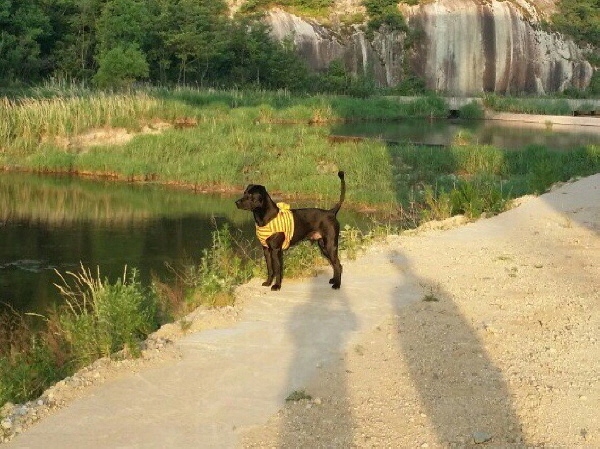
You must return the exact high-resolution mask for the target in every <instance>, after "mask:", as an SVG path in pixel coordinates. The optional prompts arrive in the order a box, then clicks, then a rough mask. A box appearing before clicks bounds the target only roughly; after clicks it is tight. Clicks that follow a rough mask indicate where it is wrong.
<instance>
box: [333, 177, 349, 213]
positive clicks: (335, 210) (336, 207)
mask: <svg viewBox="0 0 600 449" xmlns="http://www.w3.org/2000/svg"><path fill="white" fill-rule="evenodd" d="M338 176H339V177H340V180H341V181H342V191H341V192H340V200H339V201H338V202H337V203H336V204H335V206H333V207H332V208H331V212H333V213H334V214H337V213H338V211H339V210H340V207H342V203H343V202H344V199H345V198H346V181H345V180H344V172H343V171H339V172H338Z"/></svg>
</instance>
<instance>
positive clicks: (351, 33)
mask: <svg viewBox="0 0 600 449" xmlns="http://www.w3.org/2000/svg"><path fill="white" fill-rule="evenodd" d="M402 12H403V14H404V16H405V17H406V18H407V20H408V23H409V25H410V28H411V29H412V30H417V38H416V39H415V41H414V42H413V43H412V44H410V45H409V46H408V47H407V46H405V42H406V39H407V37H406V36H405V35H404V34H402V33H399V32H389V33H385V32H384V33H375V35H374V37H373V38H372V39H367V37H366V35H365V33H364V32H363V31H362V29H361V27H359V26H353V27H346V28H341V27H335V26H330V27H325V26H322V25H320V24H319V23H317V22H314V21H311V20H307V19H302V18H299V17H296V16H294V15H291V14H289V13H287V12H285V11H282V10H279V9H274V10H272V11H271V12H270V13H269V15H268V17H267V20H268V22H269V24H270V25H271V27H272V30H273V35H274V36H275V37H277V38H278V39H284V38H286V37H289V38H292V39H293V40H294V42H295V43H296V45H297V48H298V50H299V52H300V53H301V55H302V56H303V57H304V58H305V59H306V60H307V61H308V62H309V64H310V66H311V67H312V68H313V69H315V70H323V69H325V68H326V67H327V66H328V65H329V63H330V62H331V61H333V60H336V59H340V60H343V61H344V62H345V64H346V67H348V68H349V69H351V70H352V71H353V72H354V73H373V74H374V75H375V77H376V79H377V80H378V81H379V82H380V83H381V84H382V85H385V86H393V85H395V84H397V83H398V82H399V81H401V80H402V78H403V77H404V76H406V74H407V73H409V72H410V71H412V73H415V74H416V75H418V76H419V77H421V78H423V79H425V80H426V83H427V86H428V87H429V88H431V89H435V90H437V91H442V92H445V93H448V94H452V95H472V94H477V93H480V92H484V91H485V92H497V93H516V92H527V93H538V94H543V93H549V92H554V91H561V90H563V89H564V88H566V87H570V86H573V87H577V88H584V87H586V86H587V85H588V84H589V82H590V79H591V76H592V72H593V69H592V67H591V65H590V64H589V63H588V62H587V61H586V60H585V58H584V56H583V54H582V51H581V49H579V48H578V47H577V46H576V45H575V44H574V43H573V42H572V41H570V40H568V39H565V38H564V37H562V36H560V35H557V34H553V33H548V32H546V31H543V30H541V29H540V27H539V26H538V21H537V18H536V14H535V9H533V8H528V4H527V3H524V2H523V1H522V2H521V4H516V3H512V2H510V1H503V2H498V1H495V0H491V1H486V2H482V1H479V0H462V1H457V0H437V1H435V2H432V3H428V4H423V5H418V6H413V7H408V6H404V7H403V10H402Z"/></svg>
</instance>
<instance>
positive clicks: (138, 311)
mask: <svg viewBox="0 0 600 449" xmlns="http://www.w3.org/2000/svg"><path fill="white" fill-rule="evenodd" d="M67 275H68V276H69V278H70V279H69V280H70V281H71V282H70V283H69V282H68V281H67V279H65V277H64V276H62V275H60V276H61V279H62V281H63V285H57V287H58V288H59V290H60V292H61V295H62V296H63V297H64V299H65V303H66V304H65V305H64V306H63V307H61V308H60V309H59V310H58V311H57V312H56V315H55V316H54V317H53V318H51V321H52V322H51V327H50V328H51V329H52V330H53V331H54V332H56V333H58V334H60V336H61V338H62V339H63V340H64V342H65V343H66V345H67V347H68V351H69V353H70V354H71V358H72V360H73V363H74V367H75V368H80V367H82V366H85V365H87V364H90V363H91V362H93V361H95V360H96V359H98V358H101V357H109V356H111V355H112V354H114V353H116V352H117V351H120V350H121V349H125V350H126V351H127V352H128V353H130V354H133V355H137V354H138V353H139V343H140V342H141V341H142V340H144V339H145V338H146V336H147V335H148V334H149V333H150V332H152V331H153V330H155V329H156V328H157V327H158V319H157V316H158V298H157V297H156V295H155V294H154V293H153V292H152V291H149V290H147V289H144V288H143V287H142V285H141V284H140V282H139V280H138V279H137V272H136V271H135V270H133V271H132V273H131V274H128V273H127V268H125V270H124V273H123V277H122V278H119V279H118V280H117V281H116V282H114V283H110V282H109V281H108V280H107V279H105V280H102V279H101V277H100V273H99V271H98V272H97V273H96V274H95V275H94V274H92V272H91V270H89V269H86V268H84V267H83V266H82V267H81V270H80V271H79V272H78V273H74V272H68V273H67Z"/></svg>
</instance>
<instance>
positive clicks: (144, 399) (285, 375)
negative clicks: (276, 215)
mask: <svg viewBox="0 0 600 449" xmlns="http://www.w3.org/2000/svg"><path fill="white" fill-rule="evenodd" d="M387 254H389V253H388V251H383V250H381V251H377V249H373V250H371V251H370V252H369V254H368V255H367V256H365V257H362V258H361V259H360V260H358V261H356V262H353V263H348V262H347V263H346V264H345V267H344V270H345V271H344V282H343V285H342V288H341V289H340V290H339V291H334V290H332V289H331V288H330V286H329V284H328V278H329V276H324V275H323V276H318V277H315V278H313V279H311V280H305V281H287V282H286V281H285V280H284V284H283V289H282V291H280V292H271V291H270V290H269V289H265V288H264V287H261V286H260V285H258V281H254V282H253V284H252V285H251V286H250V287H249V288H248V289H247V292H248V297H246V298H245V300H244V304H245V305H244V308H243V312H242V317H241V320H240V321H239V322H238V323H236V324H235V325H234V326H233V327H231V328H228V329H219V330H211V331H203V332H199V333H196V334H192V335H189V336H188V337H186V338H184V339H182V340H180V341H178V342H177V344H178V345H179V346H180V348H181V350H182V353H183V357H182V358H181V360H178V361H174V362H172V363H169V364H166V365H163V366H160V367H156V368H150V369H147V370H144V371H142V372H140V373H137V374H130V375H128V376H126V377H124V378H120V379H118V380H115V381H111V382H107V383H105V384H102V385H100V386H98V387H94V388H93V389H92V390H91V393H90V394H89V395H88V396H86V397H84V398H81V399H78V400H76V401H74V402H73V403H71V404H70V405H68V406H67V407H65V408H64V409H61V410H59V411H57V412H56V413H55V414H53V415H51V416H49V417H47V418H45V419H43V420H42V421H41V422H39V423H38V424H36V425H34V426H33V427H32V428H30V429H29V430H28V431H27V432H26V433H24V434H23V435H21V436H19V437H17V438H15V439H14V440H13V441H12V442H11V443H9V444H7V447H9V448H44V449H52V448H57V449H59V448H60V449H68V448H77V449H81V448H86V449H91V448H145V449H146V448H230V447H235V446H237V445H238V444H239V439H238V437H239V435H240V433H241V431H242V430H244V429H246V428H248V426H253V425H260V424H264V423H265V422H266V421H267V419H268V418H269V417H270V416H271V415H273V414H274V413H276V412H277V411H278V410H279V409H280V408H281V407H282V406H283V405H284V403H285V398H286V397H287V396H288V395H289V394H290V393H291V392H293V391H294V390H299V389H302V388H303V387H304V386H305V385H306V383H307V382H308V381H309V379H310V378H311V377H312V376H314V375H315V374H317V373H318V371H319V369H320V367H322V366H325V364H327V363H328V362H329V361H332V360H334V359H336V358H338V357H339V356H340V354H343V352H344V351H346V350H347V349H348V348H351V347H352V345H353V342H357V341H358V338H359V336H360V335H361V333H364V332H366V331H369V330H372V329H373V328H374V327H376V326H377V325H378V324H380V323H381V321H382V320H383V319H384V317H386V316H389V315H390V314H393V311H394V309H396V308H397V307H398V305H401V304H403V303H408V302H410V301H413V300H415V299H418V298H420V297H421V296H422V292H421V288H420V287H419V286H418V285H414V286H411V284H410V282H411V281H410V280H407V279H404V277H403V275H402V274H401V273H400V272H399V271H398V267H397V266H394V265H393V264H392V263H391V262H390V260H389V256H387ZM327 274H328V275H329V273H327ZM390 280H392V281H391V282H390ZM400 286H402V288H401V289H400ZM354 344H356V343H354Z"/></svg>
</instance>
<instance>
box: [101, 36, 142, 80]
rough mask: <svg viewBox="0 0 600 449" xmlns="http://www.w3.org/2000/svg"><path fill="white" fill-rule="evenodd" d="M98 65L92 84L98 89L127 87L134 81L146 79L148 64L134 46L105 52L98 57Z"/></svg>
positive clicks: (115, 48)
mask: <svg viewBox="0 0 600 449" xmlns="http://www.w3.org/2000/svg"><path fill="white" fill-rule="evenodd" d="M98 63H99V68H98V72H97V73H96V75H95V76H94V82H95V83H96V84H97V85H98V86H99V87H117V88H122V87H128V86H130V85H131V83H133V82H134V81H135V80H137V79H141V78H147V77H148V62H147V61H146V57H145V55H144V54H143V53H142V52H141V51H140V49H139V47H138V46H137V45H136V44H130V45H128V46H122V45H118V46H116V47H114V48H111V49H110V50H106V51H105V52H103V53H101V54H100V56H99V57H98Z"/></svg>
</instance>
